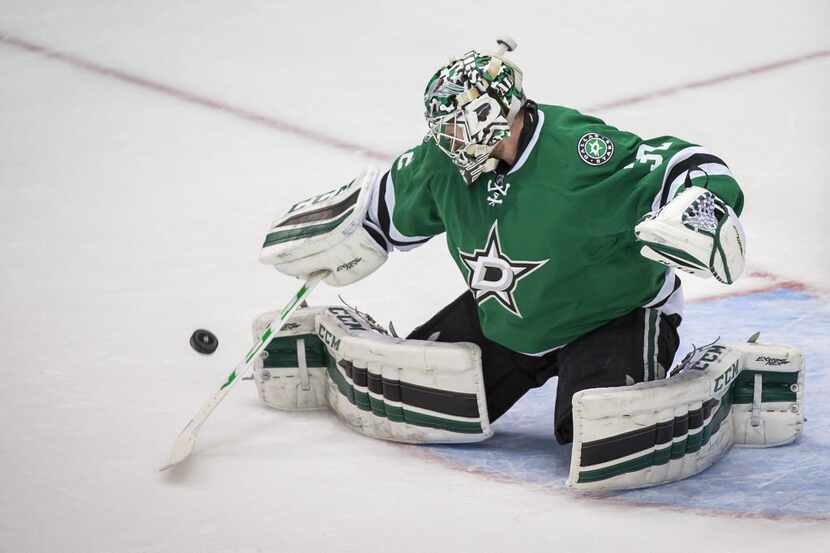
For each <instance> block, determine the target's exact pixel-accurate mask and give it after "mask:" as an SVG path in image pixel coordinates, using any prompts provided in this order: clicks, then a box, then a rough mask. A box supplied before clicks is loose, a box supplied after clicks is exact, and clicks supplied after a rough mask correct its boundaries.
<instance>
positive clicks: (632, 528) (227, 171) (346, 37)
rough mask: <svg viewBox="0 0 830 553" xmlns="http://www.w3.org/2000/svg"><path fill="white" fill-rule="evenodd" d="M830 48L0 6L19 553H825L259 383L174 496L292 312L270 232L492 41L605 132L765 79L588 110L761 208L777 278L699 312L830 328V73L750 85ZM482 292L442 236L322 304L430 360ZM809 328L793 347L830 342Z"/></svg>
mask: <svg viewBox="0 0 830 553" xmlns="http://www.w3.org/2000/svg"><path fill="white" fill-rule="evenodd" d="M828 23H830V6H828V4H827V3H825V2H821V1H815V2H802V1H793V2H786V3H785V2H775V1H756V2H748V1H741V2H724V1H710V0H707V1H698V2H694V3H688V2H685V3H679V2H665V3H663V2H658V1H654V0H652V1H649V2H646V1H641V0H640V1H636V2H617V3H606V2H560V1H557V2H554V1H548V2H538V3H524V2H505V1H501V2H496V1H477V2H456V3H451V2H432V1H423V2H395V1H387V2H353V1H350V2H297V1H290V2H289V1H286V2H273V1H272V2H268V1H265V0H245V1H238V2H220V1H218V0H205V1H202V2H169V1H160V0H145V1H142V2H127V1H103V0H78V1H75V2H57V1H55V0H51V1H45V0H21V1H17V0H0V314H1V315H0V375H1V376H2V387H0V421H2V431H0V551H2V552H10V553H11V552H15V553H16V552H30V551H31V552H58V551H60V552H64V551H65V552H144V551H148V552H168V551H170V552H173V551H175V552H190V551H193V552H197V551H198V552H202V551H204V552H254V551H286V552H289V551H290V552H297V553H301V552H304V551H361V552H367V551H388V552H395V551H450V550H452V551H464V552H484V551H553V552H560V551H561V552H578V553H582V552H587V551H603V552H604V551H637V552H643V551H658V550H660V551H666V550H671V551H696V552H699V551H701V550H706V551H753V552H761V551H781V550H782V549H787V550H791V551H805V550H815V551H818V550H822V548H824V547H826V544H827V543H828V539H830V522H828V518H827V516H828V515H829V514H830V513H828V510H830V509H828V510H825V511H824V512H816V513H815V515H816V517H812V518H811V517H753V516H741V515H740V514H734V516H730V515H729V514H728V513H727V514H724V513H723V512H714V511H713V512H712V513H706V512H705V511H703V510H700V509H696V510H686V509H683V508H682V507H681V506H671V505H669V506H666V505H663V506H657V507H645V506H636V505H626V504H621V503H619V502H611V501H609V502H602V501H586V500H583V499H580V498H578V497H577V496H575V495H573V494H571V493H569V492H567V491H564V490H561V489H554V490H551V489H549V488H548V487H545V486H541V485H537V484H534V483H533V482H525V483H521V482H516V481H515V480H514V479H510V478H505V479H499V478H493V477H487V476H482V475H481V474H478V473H477V472H476V473H474V471H472V469H470V470H463V469H462V470H459V469H458V468H453V467H450V466H447V464H446V463H442V462H439V461H436V460H435V459H431V458H429V456H424V455H423V454H421V453H420V452H414V451H413V448H407V447H402V446H397V445H392V444H387V443H381V442H377V441H373V440H371V439H367V438H363V437H360V436H358V435H356V434H354V433H353V432H351V431H350V430H348V429H347V428H345V427H343V426H342V425H341V424H340V423H339V422H338V421H337V420H336V419H335V418H334V417H333V416H331V415H330V414H329V413H316V414H312V415H307V414H303V415H301V414H296V415H292V414H284V413H278V412H275V411H272V410H269V409H267V408H266V407H264V406H263V405H262V404H261V403H259V401H258V400H257V399H256V396H255V393H254V388H253V385H252V384H250V383H245V382H243V383H241V384H240V385H239V386H238V389H236V390H234V391H233V393H232V395H231V396H230V397H229V398H228V399H227V400H226V402H225V403H224V404H223V405H221V407H220V408H219V409H218V410H217V412H216V413H215V414H214V416H213V417H212V418H211V419H210V420H209V421H208V423H207V425H206V426H205V428H204V430H203V433H202V436H201V439H200V441H199V443H198V445H197V449H196V452H195V455H194V458H193V459H192V460H191V462H189V463H188V464H187V465H186V466H185V467H183V468H182V469H181V470H178V471H176V472H175V473H173V474H166V475H160V474H159V473H158V472H156V469H157V467H158V466H159V465H160V464H161V462H162V461H163V460H164V458H165V457H166V455H167V452H168V450H169V447H170V445H171V444H172V440H173V438H174V437H175V435H176V433H177V432H178V431H179V430H180V428H181V427H182V426H183V425H184V424H185V422H186V421H187V420H188V419H189V418H190V417H191V416H192V415H193V414H194V412H195V411H196V409H197V408H198V406H199V405H200V403H201V402H202V401H203V400H204V399H205V398H207V397H208V395H209V394H210V393H212V391H213V390H215V389H216V387H217V386H218V385H219V384H220V383H221V381H222V380H223V378H224V377H225V375H226V374H227V372H228V370H229V369H230V367H232V366H233V365H234V364H235V363H236V361H237V360H238V358H239V357H240V356H241V355H242V353H244V351H245V350H246V348H247V346H248V344H249V342H250V331H249V326H250V322H251V320H252V319H253V317H254V316H255V315H256V314H258V313H260V312H262V311H265V310H268V309H273V308H277V307H279V306H281V305H282V304H283V303H284V302H285V301H286V300H287V299H288V297H289V296H290V295H291V294H292V293H293V292H294V290H295V289H296V287H297V285H298V283H297V282H294V281H291V280H289V279H287V278H285V277H282V276H280V275H278V274H277V273H275V272H274V271H273V270H271V269H269V268H267V267H265V266H263V265H260V264H258V263H257V261H256V258H257V254H258V250H259V245H260V244H261V241H262V237H263V232H264V231H265V230H266V229H267V227H268V223H269V222H270V220H271V218H272V217H273V216H274V215H275V214H277V213H279V212H280V211H282V210H283V209H285V208H286V207H287V206H288V205H289V204H290V203H291V202H293V201H296V200H299V199H302V198H304V197H307V196H308V195H310V194H312V193H315V192H320V191H324V190H328V189H331V188H333V187H334V186H336V185H338V184H340V183H342V182H344V181H345V180H347V179H349V178H351V177H352V176H353V175H354V174H355V173H356V172H357V171H358V170H359V169H360V168H361V167H362V166H363V165H365V164H366V163H367V158H366V156H364V155H362V154H361V152H360V151H359V150H361V149H362V150H365V151H369V152H380V153H381V154H382V155H388V156H389V157H391V156H392V155H395V154H397V153H399V152H402V151H404V150H405V149H407V148H409V147H411V146H412V145H414V144H416V143H417V142H418V141H419V140H420V139H421V137H422V136H423V134H424V123H423V120H422V104H421V94H422V91H423V88H424V85H425V81H426V79H427V77H428V76H429V75H430V74H431V73H432V71H434V70H435V69H436V68H437V66H438V65H440V64H442V63H444V62H445V61H446V60H447V59H448V58H449V57H450V56H454V55H459V54H461V53H463V52H464V51H466V50H468V49H470V48H479V49H485V50H486V49H489V48H491V47H492V44H493V39H494V37H495V36H496V35H498V34H503V33H508V34H511V35H512V36H514V37H515V38H516V39H517V40H518V42H519V49H518V51H517V52H515V54H514V55H513V56H512V58H513V59H514V60H515V61H516V62H517V63H519V64H520V65H521V67H522V68H523V69H524V71H525V85H526V89H527V91H528V92H529V94H530V96H531V97H532V98H534V99H535V100H537V101H540V102H543V103H555V104H563V105H568V106H573V107H577V108H583V109H587V108H590V107H591V106H601V105H603V104H606V103H608V102H612V101H614V100H618V99H621V98H626V97H629V96H635V95H639V94H644V93H648V92H651V91H655V90H662V89H666V88H668V87H672V86H675V85H682V84H683V83H692V82H699V81H705V80H707V79H712V78H713V77H718V76H720V75H727V74H738V73H740V75H739V76H738V77H736V78H733V79H728V80H717V81H713V82H711V83H709V84H706V85H705V86H699V87H694V88H689V89H683V90H680V91H678V92H677V93H675V94H668V95H660V96H657V97H652V98H648V99H646V100H644V101H642V102H638V103H631V104H628V105H625V106H622V107H617V108H608V109H598V110H590V111H592V112H593V113H596V114H597V115H599V116H601V117H603V118H605V119H606V120H607V121H608V122H610V123H612V124H614V125H616V126H618V127H620V128H625V129H629V130H632V131H635V132H637V133H639V134H641V135H642V136H659V135H661V134H674V135H677V136H680V137H683V138H687V139H689V140H691V141H695V142H698V143H701V144H704V145H706V146H708V147H709V148H710V149H711V150H713V151H715V152H718V153H719V154H720V155H721V156H722V157H723V158H724V159H725V160H726V161H727V163H729V164H730V167H731V168H732V170H733V172H734V173H735V174H736V175H737V177H738V179H739V182H740V183H741V185H742V187H743V188H744V191H745V193H746V211H745V214H744V216H743V220H744V223H745V225H746V228H747V232H748V240H749V246H748V247H749V256H750V257H749V261H750V265H751V267H750V269H751V271H752V272H754V273H755V276H751V277H748V278H747V279H746V280H745V281H743V282H742V283H739V284H738V285H736V287H737V288H735V289H731V290H730V289H726V288H725V287H723V286H719V285H715V284H712V283H711V282H702V281H688V284H689V294H688V295H689V296H690V298H691V299H695V298H704V297H710V296H716V295H722V294H728V293H730V292H733V291H734V290H742V291H752V290H757V289H764V288H769V287H771V286H772V287H774V286H776V285H777V284H779V283H781V282H785V281H792V282H794V283H798V284H799V285H800V286H802V287H804V290H807V291H808V292H809V293H810V294H811V295H812V297H813V298H815V301H814V302H813V303H812V304H811V305H812V306H813V307H811V308H810V309H811V310H826V308H827V306H826V295H825V294H826V290H828V288H830V278H829V277H830V248H828V245H827V240H826V236H827V234H828V230H830V224H828V223H827V211H828V199H830V193H828V188H829V187H830V179H828V177H827V171H826V165H827V159H828V146H829V145H830V143H829V142H830V141H828V139H827V129H828V128H830V106H828V98H830V56H827V55H822V56H818V57H815V58H813V59H809V60H803V61H801V62H793V63H789V64H785V65H782V66H780V67H775V68H766V69H759V70H758V71H756V72H753V73H746V70H747V69H751V68H763V67H764V66H766V65H768V64H771V63H775V62H777V61H781V60H789V59H795V58H799V57H801V56H804V55H807V54H811V53H816V52H825V53H826V52H827V50H828V48H830V38H828V35H827V28H828ZM4 36H5V37H6V40H4V38H3V37H4ZM8 37H13V38H16V39H21V40H24V41H28V42H30V43H31V44H36V45H40V46H42V47H46V48H49V49H50V50H49V52H62V53H64V54H66V55H67V56H70V57H71V59H74V60H78V59H81V60H88V61H90V62H94V63H96V64H100V65H97V66H95V67H97V68H99V69H100V67H101V66H105V67H108V68H111V69H113V70H114V71H120V72H123V74H129V75H134V76H137V77H140V78H143V79H146V80H147V81H148V82H149V81H151V82H153V83H156V84H158V85H166V86H168V87H173V88H174V89H175V90H178V91H185V92H188V93H190V94H192V95H198V96H199V97H201V98H207V99H211V100H212V101H214V102H215V106H214V107H213V108H211V107H209V106H205V105H199V104H196V103H193V102H188V101H186V99H183V97H182V96H181V95H180V94H179V95H175V94H172V93H171V92H170V90H172V89H163V88H159V87H156V88H152V87H148V86H141V85H140V84H136V82H132V83H131V82H127V81H126V80H124V79H123V78H118V77H117V75H116V74H114V73H113V74H109V75H106V74H102V72H101V71H96V70H92V69H90V68H89V67H87V68H86V69H85V68H82V67H79V66H78V64H75V65H73V64H71V63H67V62H66V59H62V58H61V57H59V56H55V55H51V56H50V55H45V51H40V52H36V51H32V50H31V49H30V50H26V49H24V48H21V47H20V46H19V45H14V44H12V42H10V41H9V40H8ZM742 72H743V73H742ZM118 75H121V73H119V74H118ZM222 106H224V108H227V107H228V106H235V107H238V108H241V109H245V110H248V111H250V112H253V113H259V114H263V115H265V116H267V117H270V118H272V120H278V121H283V122H286V123H290V124H293V125H296V126H297V127H298V128H302V129H305V130H306V131H307V133H309V136H306V137H303V136H301V135H300V134H297V133H292V132H284V131H280V130H278V129H275V128H274V126H273V125H272V126H270V127H269V126H268V125H264V124H258V123H257V122H256V121H252V120H251V119H250V118H249V119H244V118H240V117H237V116H235V115H233V114H232V113H230V112H229V111H228V109H224V110H223V109H216V108H221V107H222ZM260 123H261V122H260ZM313 133H318V134H321V135H326V136H330V137H335V138H338V139H340V140H343V141H346V142H348V143H351V144H354V145H355V148H356V149H354V150H349V148H348V147H347V148H340V149H338V148H332V147H330V146H327V145H325V144H323V143H321V142H320V140H317V139H315V138H314V136H317V135H314V136H311V134H313ZM375 163H377V161H375ZM462 288H463V281H462V279H461V278H460V276H459V275H458V273H457V269H455V268H454V267H453V266H452V265H451V263H450V261H449V257H448V255H447V254H446V252H445V245H444V242H443V239H440V238H439V239H436V240H433V241H432V243H430V244H428V245H427V246H425V247H423V248H421V249H419V250H417V251H414V252H412V253H408V254H397V255H395V256H394V257H393V259H391V260H390V262H389V263H388V264H387V265H386V266H385V267H383V268H382V270H381V271H379V272H378V273H377V274H376V275H373V276H372V277H371V278H369V279H366V280H365V281H363V282H360V283H358V284H356V285H354V286H352V287H350V288H348V289H345V290H333V289H331V288H328V289H327V288H322V289H321V290H320V291H319V292H315V294H314V298H313V301H314V302H315V303H331V302H334V301H337V299H336V295H337V293H338V292H339V293H343V294H344V295H345V297H346V299H348V300H349V301H350V302H352V303H355V304H357V306H358V307H360V308H361V309H362V310H367V311H369V312H371V313H373V314H374V315H376V316H377V317H378V318H380V319H382V320H388V319H394V321H395V323H396V326H397V327H398V328H399V329H400V330H402V331H408V330H409V329H410V328H412V327H413V326H414V325H415V324H417V323H418V322H421V321H423V320H424V319H425V318H427V317H428V316H430V315H431V314H432V313H433V312H435V311H436V310H437V309H439V308H440V307H441V306H443V305H444V304H445V303H446V302H447V301H448V300H450V299H451V298H453V297H454V296H456V295H457V294H458V293H459V292H460V291H461V290H462ZM763 309H764V305H762V304H759V305H758V310H757V316H758V317H761V318H763V317H764V312H763ZM727 315H728V314H727ZM734 316H735V317H746V316H747V311H746V310H744V311H742V312H741V313H736V314H735V315H734ZM811 316H812V315H811V313H810V312H806V311H805V312H803V313H800V314H796V315H794V316H793V317H792V320H793V321H795V322H794V324H793V325H791V326H790V327H788V332H790V333H794V334H796V335H797V333H798V328H799V325H812V327H811V329H810V330H811V332H813V333H814V334H815V333H816V332H818V334H819V335H823V336H827V335H828V332H827V330H828V329H827V327H826V326H825V327H822V328H823V330H822V328H818V329H816V327H815V324H816V323H815V321H814V320H812V319H811ZM822 320H826V319H822ZM745 323H746V321H745V320H743V319H742V320H741V325H742V326H743V325H744V324H745ZM718 324H720V325H724V326H726V327H727V328H725V331H728V330H729V328H728V327H729V325H730V318H729V316H723V317H722V318H721V319H720V320H719V321H718ZM197 327H206V328H210V329H212V330H213V331H214V332H216V334H217V335H218V336H219V339H220V348H219V350H218V351H217V352H216V353H215V354H214V355H213V356H211V357H203V356H199V355H197V354H196V353H194V352H193V351H192V350H191V349H190V347H189V345H188V342H187V340H188V337H189V335H190V333H191V332H192V331H193V329H195V328H197ZM712 332H715V333H717V332H718V329H712ZM812 343H814V344H817V345H815V347H816V348H819V347H820V340H814V341H813V342H812ZM808 353H810V352H808ZM824 353H826V350H824ZM821 359H824V360H830V356H827V355H825V356H824V357H821ZM816 370H817V371H824V372H823V373H820V372H819V373H817V374H825V375H826V374H827V373H826V368H824V367H816ZM808 375H809V373H808ZM808 378H809V376H808ZM808 382H809V380H808ZM824 390H825V391H826V390H827V387H826V386H825V388H824ZM825 400H826V398H824V397H821V396H817V395H810V394H809V389H808V402H822V401H825ZM520 405H521V404H520ZM551 409H552V405H551ZM824 413H827V411H826V410H825V411H824ZM811 423H812V424H813V425H814V426H813V429H812V432H818V433H819V434H818V435H819V437H821V436H822V434H820V433H824V434H823V436H826V433H827V432H830V426H829V425H828V421H827V420H826V419H821V418H818V419H815V420H813V421H808V431H810V426H809V425H810V424H811ZM813 435H814V436H815V435H816V434H813ZM790 447H793V448H798V447H799V445H798V444H796V445H794V446H790ZM825 451H826V450H825ZM827 453H830V452H827ZM755 454H756V455H757V459H758V470H759V471H762V470H763V459H764V451H756V452H755ZM726 461H728V456H727V459H726V460H725V461H724V462H726ZM792 469H793V471H797V470H810V469H809V467H804V468H802V469H799V466H798V464H797V463H796V464H795V465H794V466H793V467H792ZM690 482H692V481H690ZM825 485H826V486H830V484H826V483H825ZM825 491H826V490H825ZM739 511H740V509H736V513H738V512H739ZM822 517H824V518H822Z"/></svg>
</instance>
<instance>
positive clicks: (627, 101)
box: [586, 50, 830, 111]
mask: <svg viewBox="0 0 830 553" xmlns="http://www.w3.org/2000/svg"><path fill="white" fill-rule="evenodd" d="M828 56H830V50H819V51H817V52H810V53H809V54H802V55H800V56H795V57H792V58H787V59H783V60H779V61H775V62H772V63H766V64H764V65H757V66H755V67H750V68H748V69H741V70H737V71H731V72H729V73H723V74H721V75H716V76H714V77H709V78H707V79H701V80H697V81H690V82H688V83H682V84H678V85H674V86H670V87H667V88H660V89H657V90H652V91H650V92H644V93H642V94H637V95H635V96H628V97H626V98H620V99H618V100H612V101H610V102H605V103H603V104H597V105H595V106H590V107H588V108H586V111H600V110H608V109H613V108H618V107H622V106H630V105H632V104H639V103H641V102H646V101H648V100H653V99H655V98H661V97H663V96H671V95H672V94H677V93H678V92H682V91H684V90H692V89H695V88H704V87H707V86H714V85H718V84H721V83H725V82H727V81H734V80H736V79H742V78H744V77H751V76H754V75H759V74H761V73H768V72H769V71H774V70H776V69H781V68H782V67H788V66H790V65H796V64H799V63H803V62H806V61H810V60H814V59H818V58H825V57H828Z"/></svg>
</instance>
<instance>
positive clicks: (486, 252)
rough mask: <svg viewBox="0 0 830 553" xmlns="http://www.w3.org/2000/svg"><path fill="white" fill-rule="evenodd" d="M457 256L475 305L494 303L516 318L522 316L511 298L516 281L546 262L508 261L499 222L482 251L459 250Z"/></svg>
mask: <svg viewBox="0 0 830 553" xmlns="http://www.w3.org/2000/svg"><path fill="white" fill-rule="evenodd" d="M458 255H459V257H460V258H461V261H462V262H463V263H464V265H465V266H466V268H467V286H468V287H469V288H470V290H472V291H473V294H474V295H475V299H476V302H478V303H479V304H481V303H484V302H485V301H487V300H489V299H491V298H492V299H495V300H496V301H497V302H499V303H500V304H501V305H502V306H504V308H505V309H507V310H508V311H510V312H511V313H513V314H514V315H516V316H517V317H521V316H522V313H521V311H520V310H519V306H518V305H517V304H516V298H515V296H514V293H515V291H516V287H517V286H518V284H519V281H520V280H522V279H523V278H525V277H526V276H528V275H530V274H531V273H532V272H533V271H535V270H536V269H538V268H539V267H541V266H542V265H544V264H545V263H547V262H548V261H549V260H548V259H544V260H541V261H513V260H512V259H510V258H509V257H508V256H507V255H505V254H504V252H503V251H502V246H501V240H500V239H499V222H498V221H495V222H494V223H493V226H491V227H490V231H489V233H488V234H487V243H486V244H485V245H484V248H483V249H481V250H478V249H477V250H473V252H472V253H466V252H463V251H461V250H460V249H459V250H458Z"/></svg>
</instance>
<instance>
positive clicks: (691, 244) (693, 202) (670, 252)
mask: <svg viewBox="0 0 830 553" xmlns="http://www.w3.org/2000/svg"><path fill="white" fill-rule="evenodd" d="M634 234H635V235H636V237H637V240H639V241H640V242H642V243H643V247H642V248H641V249H640V255H642V256H643V257H645V258H647V259H651V260H652V261H656V262H658V263H662V264H663V265H668V266H669V267H675V268H677V269H680V270H683V271H686V272H688V273H692V274H694V275H697V276H700V277H703V278H708V277H709V276H712V275H714V277H715V278H716V279H718V280H719V281H721V282H723V283H725V284H732V283H733V282H735V281H736V280H738V277H740V276H741V273H743V270H744V264H745V261H746V237H745V235H744V229H743V226H742V225H741V222H740V221H739V220H738V216H737V215H736V214H735V211H734V210H733V209H732V208H731V207H730V206H728V205H726V204H725V203H724V202H723V201H722V200H721V199H720V198H718V197H717V196H715V195H714V194H713V193H712V192H710V191H709V190H706V189H705V188H701V187H699V186H692V187H690V188H687V189H686V190H684V191H683V192H681V193H680V194H678V195H677V196H676V197H675V198H674V199H673V200H672V201H671V202H669V203H668V204H666V205H665V206H664V207H662V208H661V209H660V210H658V211H656V212H651V213H648V214H647V215H646V216H645V217H643V220H642V221H641V222H640V223H639V224H637V226H635V227H634Z"/></svg>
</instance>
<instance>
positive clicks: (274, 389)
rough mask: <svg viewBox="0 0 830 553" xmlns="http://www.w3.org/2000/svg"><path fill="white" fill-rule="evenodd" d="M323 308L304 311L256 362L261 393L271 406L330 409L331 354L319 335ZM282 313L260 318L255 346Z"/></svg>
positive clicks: (254, 333)
mask: <svg viewBox="0 0 830 553" xmlns="http://www.w3.org/2000/svg"><path fill="white" fill-rule="evenodd" d="M322 309H323V308H319V307H317V308H300V309H298V310H297V311H296V312H295V313H294V315H292V316H291V318H290V319H289V320H288V321H287V322H286V323H285V324H284V325H283V326H282V328H281V329H280V331H279V332H278V333H277V336H276V337H275V338H274V339H273V340H272V341H271V343H270V344H268V347H267V348H265V351H264V352H263V355H260V356H259V357H257V359H255V360H254V382H255V383H256V388H257V393H258V394H259V397H260V399H261V400H262V401H264V402H265V403H266V405H268V406H269V407H273V408H275V409H280V410H282V411H308V410H314V409H326V408H327V407H328V401H327V400H326V387H327V382H326V378H327V376H326V365H327V362H328V352H327V351H326V348H325V346H323V344H322V343H321V342H320V340H319V339H318V338H317V335H316V333H315V330H314V329H315V326H314V325H315V317H316V316H317V314H318V313H319V312H320V311H322ZM278 315H279V312H277V311H271V312H268V313H264V314H262V315H261V316H259V317H257V319H256V320H255V321H254V324H253V335H254V343H256V341H257V340H258V339H259V337H260V336H262V333H263V332H264V331H265V329H266V328H267V327H268V324H269V323H270V322H271V321H272V320H273V319H274V317H276V316H278Z"/></svg>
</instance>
